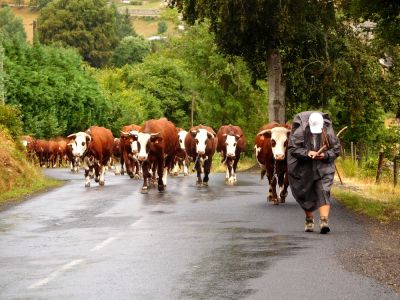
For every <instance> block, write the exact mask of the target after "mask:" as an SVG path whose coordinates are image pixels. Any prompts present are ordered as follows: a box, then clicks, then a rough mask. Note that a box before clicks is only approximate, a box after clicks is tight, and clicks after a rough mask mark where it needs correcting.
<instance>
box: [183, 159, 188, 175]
mask: <svg viewBox="0 0 400 300" xmlns="http://www.w3.org/2000/svg"><path fill="white" fill-rule="evenodd" d="M182 164H183V176H188V175H189V168H188V165H189V163H188V162H187V159H184V160H183V162H182Z"/></svg>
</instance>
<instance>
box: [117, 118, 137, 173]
mask: <svg viewBox="0 0 400 300" xmlns="http://www.w3.org/2000/svg"><path fill="white" fill-rule="evenodd" d="M140 128H141V126H139V125H136V124H132V125H126V126H124V127H122V129H121V136H120V143H121V166H122V167H121V168H122V170H121V173H122V175H124V169H123V166H124V165H125V168H126V172H127V173H128V175H129V176H130V177H131V178H135V179H139V178H140V175H141V173H142V170H141V164H140V162H139V160H138V157H137V156H138V152H139V147H138V142H137V138H138V134H139V130H140Z"/></svg>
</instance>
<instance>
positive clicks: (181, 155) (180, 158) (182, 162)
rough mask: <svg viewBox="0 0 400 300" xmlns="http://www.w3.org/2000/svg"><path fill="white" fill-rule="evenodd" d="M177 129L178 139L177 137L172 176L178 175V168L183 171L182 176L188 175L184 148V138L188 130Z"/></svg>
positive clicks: (187, 162) (186, 156)
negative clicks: (177, 145) (177, 146)
mask: <svg viewBox="0 0 400 300" xmlns="http://www.w3.org/2000/svg"><path fill="white" fill-rule="evenodd" d="M177 130H178V139H179V148H178V149H177V151H176V153H175V161H174V168H173V169H172V171H171V173H172V175H174V176H178V175H179V172H180V170H182V171H183V175H184V176H188V175H189V158H188V155H187V153H186V149H185V138H186V135H187V134H188V132H187V131H186V130H184V129H182V128H177Z"/></svg>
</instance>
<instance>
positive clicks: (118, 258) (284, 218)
mask: <svg viewBox="0 0 400 300" xmlns="http://www.w3.org/2000/svg"><path fill="white" fill-rule="evenodd" d="M46 173H47V174H48V175H50V176H52V177H56V178H59V179H64V180H66V183H65V185H64V186H62V187H60V188H57V189H54V190H52V191H50V192H48V193H45V194H41V195H39V196H35V197H33V198H32V199H30V200H28V201H26V202H24V203H22V204H20V205H18V206H15V207H12V208H10V209H8V210H6V211H3V212H1V213H0V299H400V297H399V295H396V294H395V293H394V292H393V291H392V290H390V289H389V288H388V287H386V286H384V285H382V284H380V283H378V282H376V281H374V280H372V279H369V278H366V277H363V276H361V275H358V274H355V273H349V272H347V271H346V270H345V269H344V268H343V267H342V266H341V265H340V263H339V262H338V260H337V259H336V257H335V253H337V251H338V250H342V249H345V248H346V247H350V246H351V245H352V244H353V243H354V242H355V241H357V240H359V239H363V238H366V234H365V232H364V231H363V228H362V225H361V224H360V223H358V221H357V219H356V218H354V217H353V216H352V215H351V214H349V213H347V212H346V211H345V210H344V209H343V208H342V207H341V206H340V205H338V204H337V203H335V204H334V206H333V209H332V216H331V219H330V223H331V228H332V232H331V233H330V234H328V235H320V234H319V233H318V232H315V233H305V232H303V223H304V217H303V213H302V211H301V209H300V207H299V206H298V205H297V204H296V203H295V201H294V199H293V197H292V196H291V195H290V194H289V197H288V199H287V203H286V204H284V205H280V206H273V205H271V204H269V203H267V202H266V192H267V185H266V181H265V180H264V181H261V180H260V179H259V174H258V173H239V174H238V184H237V185H236V186H227V185H225V183H224V174H211V177H210V178H211V179H210V186H209V187H207V188H201V189H198V188H196V187H195V177H194V175H193V174H192V175H190V176H189V177H183V176H182V177H176V178H171V177H170V178H168V186H167V191H166V192H165V193H158V191H157V190H156V189H154V188H153V189H151V190H150V191H149V193H148V194H146V195H143V194H141V193H140V187H141V184H142V182H141V181H135V180H132V179H129V177H127V176H114V175H112V174H111V173H107V174H106V185H105V186H103V187H100V186H98V185H97V184H94V183H93V182H92V187H90V188H84V179H83V174H82V172H81V173H80V174H71V173H69V171H68V170H66V169H53V170H46Z"/></svg>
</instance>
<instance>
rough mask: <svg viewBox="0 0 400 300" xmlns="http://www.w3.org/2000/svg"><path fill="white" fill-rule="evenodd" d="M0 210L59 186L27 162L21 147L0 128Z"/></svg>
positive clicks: (57, 182) (58, 183)
mask: <svg viewBox="0 0 400 300" xmlns="http://www.w3.org/2000/svg"><path fill="white" fill-rule="evenodd" d="M0 169H1V172H0V209H4V208H6V207H8V206H10V205H12V204H14V203H19V202H21V201H22V200H23V199H25V198H26V196H29V195H32V194H33V193H36V192H38V191H41V190H45V189H48V188H50V187H55V186H59V185H61V181H57V180H54V179H50V178H47V177H45V176H44V175H43V174H42V171H41V170H40V169H39V168H38V167H35V166H34V165H33V164H32V163H31V162H29V161H27V159H26V158H25V154H24V152H23V149H22V145H20V144H19V143H17V142H15V141H14V140H13V139H12V137H11V136H10V135H9V133H8V131H7V130H6V129H4V128H2V127H1V126H0Z"/></svg>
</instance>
